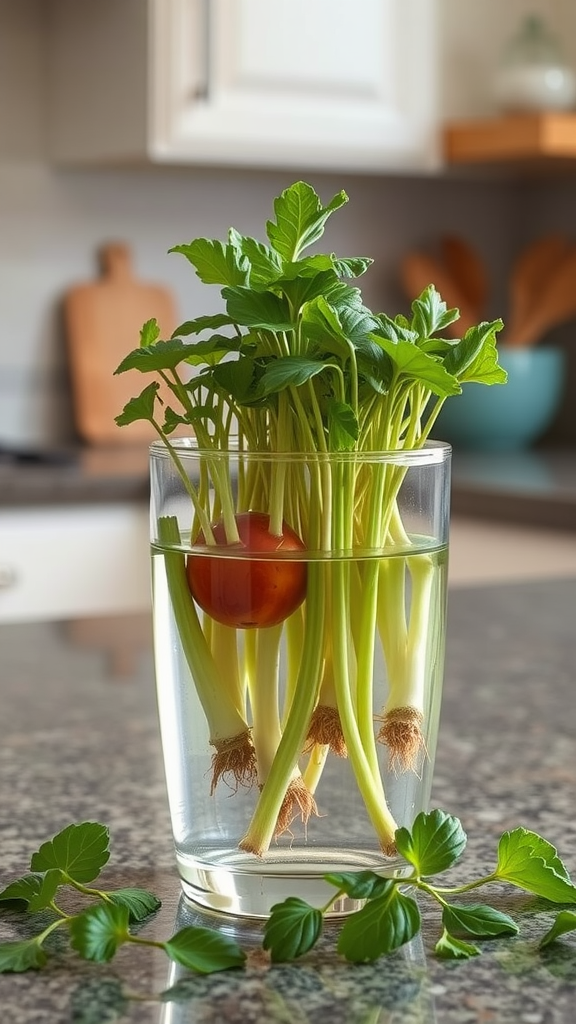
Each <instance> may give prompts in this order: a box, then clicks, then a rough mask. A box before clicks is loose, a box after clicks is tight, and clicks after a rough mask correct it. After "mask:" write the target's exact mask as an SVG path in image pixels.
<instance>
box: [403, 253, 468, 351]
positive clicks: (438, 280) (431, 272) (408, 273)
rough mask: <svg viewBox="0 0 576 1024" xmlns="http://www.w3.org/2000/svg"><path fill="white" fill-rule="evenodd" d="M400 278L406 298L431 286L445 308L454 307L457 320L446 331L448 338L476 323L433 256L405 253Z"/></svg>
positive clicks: (457, 290) (465, 299) (415, 295)
mask: <svg viewBox="0 0 576 1024" xmlns="http://www.w3.org/2000/svg"><path fill="white" fill-rule="evenodd" d="M400 278H401V281H402V286H403V288H404V291H405V292H406V295H407V296H408V298H410V299H415V298H417V296H418V295H420V292H422V291H423V290H424V288H426V287H427V286H428V285H429V284H433V285H434V286H435V288H436V290H437V291H439V292H440V295H441V296H442V298H443V299H444V301H445V302H446V304H447V306H448V308H449V309H451V308H452V307H454V306H456V307H457V308H458V309H459V310H460V319H459V320H457V321H456V322H455V323H453V324H450V326H449V327H447V328H446V334H448V335H449V336H450V337H451V338H460V337H462V335H463V334H464V333H465V331H467V330H468V328H469V327H471V326H472V325H473V324H474V323H476V319H475V316H474V310H473V309H472V308H471V306H470V303H469V301H468V299H467V298H466V296H465V295H464V294H463V292H462V290H461V289H460V287H459V286H458V284H457V283H456V282H455V281H454V279H453V277H452V275H451V274H450V273H449V272H448V271H447V270H446V269H445V268H444V267H443V266H442V264H441V263H439V262H438V260H436V259H434V257H433V256H428V255H427V254H426V253H421V252H412V253H408V254H407V255H406V256H405V257H404V259H403V260H402V262H401V264H400Z"/></svg>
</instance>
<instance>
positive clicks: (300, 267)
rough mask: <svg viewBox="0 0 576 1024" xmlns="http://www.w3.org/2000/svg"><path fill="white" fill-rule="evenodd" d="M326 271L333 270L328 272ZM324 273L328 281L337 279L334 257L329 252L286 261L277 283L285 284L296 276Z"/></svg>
mask: <svg viewBox="0 0 576 1024" xmlns="http://www.w3.org/2000/svg"><path fill="white" fill-rule="evenodd" d="M326 271H332V273H331V274H326ZM320 275H322V276H323V277H324V280H326V281H336V276H335V273H334V257H333V256H330V255H328V254H327V253H318V254H317V255H316V256H305V257H304V259H302V260H295V261H294V262H292V263H284V264H283V266H282V276H281V277H280V279H279V280H278V281H277V282H276V284H279V285H283V284H284V283H286V282H287V281H295V280H296V278H298V277H300V278H311V277H319V276H320Z"/></svg>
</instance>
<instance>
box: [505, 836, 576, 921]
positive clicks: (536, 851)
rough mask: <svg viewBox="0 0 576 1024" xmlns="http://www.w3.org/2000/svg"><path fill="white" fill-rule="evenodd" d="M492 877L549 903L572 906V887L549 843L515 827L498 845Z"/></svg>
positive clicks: (575, 892)
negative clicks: (540, 897)
mask: <svg viewBox="0 0 576 1024" xmlns="http://www.w3.org/2000/svg"><path fill="white" fill-rule="evenodd" d="M496 875H497V877H498V878H499V879H501V880H502V881H504V882H511V883H512V885H517V886H518V887H519V888H520V889H524V890H526V891H527V892H531V893H534V895H535V896H543V897H544V898H545V899H547V900H552V902H553V903H576V886H575V885H574V883H573V882H572V881H571V879H570V876H569V875H568V872H567V870H566V868H565V866H564V864H563V863H562V861H561V860H560V858H559V856H558V852H557V850H556V848H555V847H554V846H552V844H551V843H549V842H548V841H547V840H546V839H543V838H542V836H539V835H538V833H536V832H530V831H529V830H528V829H525V828H522V827H519V828H516V829H513V830H512V831H511V832H504V834H503V835H502V836H501V837H500V842H499V843H498V864H497V868H496Z"/></svg>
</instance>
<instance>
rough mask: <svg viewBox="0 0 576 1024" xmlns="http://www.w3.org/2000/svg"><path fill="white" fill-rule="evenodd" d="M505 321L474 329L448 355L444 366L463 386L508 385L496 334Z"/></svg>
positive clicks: (468, 331) (495, 321) (493, 322)
mask: <svg viewBox="0 0 576 1024" xmlns="http://www.w3.org/2000/svg"><path fill="white" fill-rule="evenodd" d="M502 326H503V324H502V321H501V320H493V321H492V322H490V323H488V322H485V323H481V324H478V325H477V326H475V327H470V328H469V329H468V330H467V331H466V334H465V335H464V337H463V338H462V340H461V341H459V342H457V344H455V345H452V346H451V348H450V350H449V351H448V352H447V353H446V356H445V358H444V362H443V366H444V368H445V369H446V370H447V371H448V372H449V373H452V374H454V376H455V377H457V378H458V380H459V381H460V383H462V384H463V383H472V382H476V383H478V384H505V383H506V380H507V379H508V378H507V374H506V371H505V370H504V369H503V368H502V367H501V366H500V365H499V364H498V350H497V347H496V335H497V333H498V331H500V330H501V329H502Z"/></svg>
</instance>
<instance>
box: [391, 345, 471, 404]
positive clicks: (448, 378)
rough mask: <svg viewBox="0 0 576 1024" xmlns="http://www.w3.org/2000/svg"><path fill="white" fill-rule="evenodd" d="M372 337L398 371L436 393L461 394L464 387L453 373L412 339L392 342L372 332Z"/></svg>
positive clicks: (445, 394)
mask: <svg viewBox="0 0 576 1024" xmlns="http://www.w3.org/2000/svg"><path fill="white" fill-rule="evenodd" d="M371 338H372V340H373V341H375V342H376V343H377V344H380V345H381V346H382V348H383V349H384V351H385V352H387V353H388V355H389V356H390V359H391V360H392V362H393V363H394V364H395V366H396V370H397V373H399V374H401V375H402V376H404V377H408V378H409V379H412V380H414V381H416V382H417V383H421V384H425V385H426V387H427V388H429V389H430V391H432V392H433V393H434V394H435V395H439V396H440V397H441V398H444V397H445V396H447V395H459V394H460V392H461V390H462V388H461V387H460V385H459V383H458V381H457V380H456V378H455V377H454V376H452V374H451V373H448V372H447V371H446V370H445V369H444V367H443V365H442V364H441V363H439V362H438V361H437V360H436V359H433V358H432V356H429V355H427V354H426V353H425V352H422V350H421V349H419V348H418V347H417V346H416V345H414V344H413V343H412V342H410V341H397V342H392V341H389V340H388V339H387V338H381V337H380V336H379V335H377V334H372V335H371Z"/></svg>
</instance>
